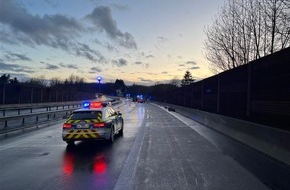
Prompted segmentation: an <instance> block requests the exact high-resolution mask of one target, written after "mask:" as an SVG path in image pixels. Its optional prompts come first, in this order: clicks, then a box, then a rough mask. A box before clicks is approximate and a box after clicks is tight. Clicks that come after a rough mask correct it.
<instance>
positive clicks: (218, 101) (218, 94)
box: [216, 74, 221, 113]
mask: <svg viewBox="0 0 290 190" xmlns="http://www.w3.org/2000/svg"><path fill="white" fill-rule="evenodd" d="M220 78H221V75H220V74H218V86H217V87H218V88H217V108H216V111H217V113H219V112H220V86H221V79H220Z"/></svg>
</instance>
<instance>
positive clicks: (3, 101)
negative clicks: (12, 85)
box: [2, 82, 6, 105]
mask: <svg viewBox="0 0 290 190" xmlns="http://www.w3.org/2000/svg"><path fill="white" fill-rule="evenodd" d="M5 86H6V83H5V82H4V84H3V100H2V104H3V105H4V104H5V94H6V93H5Z"/></svg>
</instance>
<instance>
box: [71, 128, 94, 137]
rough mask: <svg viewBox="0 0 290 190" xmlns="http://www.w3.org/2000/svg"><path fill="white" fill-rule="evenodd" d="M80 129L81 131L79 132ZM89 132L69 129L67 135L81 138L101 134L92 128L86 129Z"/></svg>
mask: <svg viewBox="0 0 290 190" xmlns="http://www.w3.org/2000/svg"><path fill="white" fill-rule="evenodd" d="M78 131H79V132H78ZM86 131H87V133H85V131H84V130H71V131H68V134H67V135H66V137H67V139H71V138H74V139H79V138H91V137H92V138H98V137H99V134H98V133H97V132H93V131H92V130H90V129H88V130H86Z"/></svg>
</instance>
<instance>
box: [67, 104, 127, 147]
mask: <svg viewBox="0 0 290 190" xmlns="http://www.w3.org/2000/svg"><path fill="white" fill-rule="evenodd" d="M123 130H124V120H123V117H122V114H121V113H120V112H119V111H115V110H114V109H113V108H112V107H111V106H110V104H109V103H103V102H84V103H83V104H82V108H81V109H78V110H75V111H73V112H72V113H71V114H70V115H69V117H68V119H67V120H66V121H65V123H64V124H63V131H62V139H63V140H64V141H66V142H67V144H69V145H71V144H74V142H75V141H88V140H102V139H103V140H108V141H109V142H111V143H113V142H114V138H115V135H117V134H120V135H123Z"/></svg>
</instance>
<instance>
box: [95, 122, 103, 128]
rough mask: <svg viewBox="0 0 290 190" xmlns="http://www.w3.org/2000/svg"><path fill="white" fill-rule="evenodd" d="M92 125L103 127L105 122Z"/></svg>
mask: <svg viewBox="0 0 290 190" xmlns="http://www.w3.org/2000/svg"><path fill="white" fill-rule="evenodd" d="M93 127H105V123H103V122H100V123H94V124H93Z"/></svg>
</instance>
